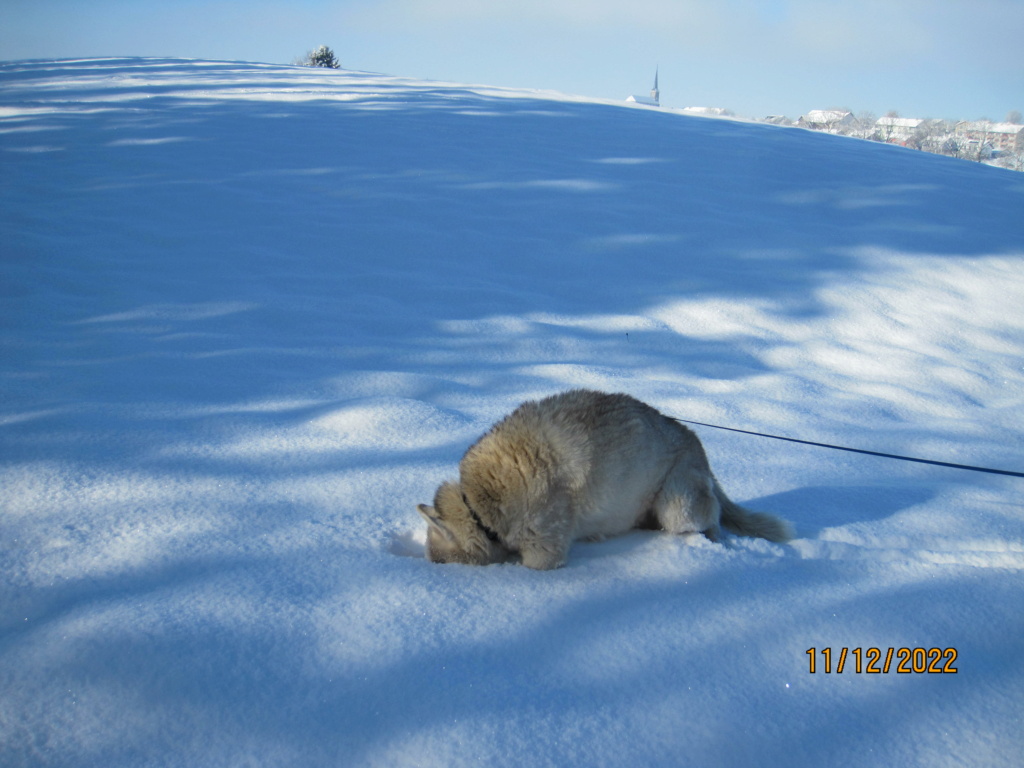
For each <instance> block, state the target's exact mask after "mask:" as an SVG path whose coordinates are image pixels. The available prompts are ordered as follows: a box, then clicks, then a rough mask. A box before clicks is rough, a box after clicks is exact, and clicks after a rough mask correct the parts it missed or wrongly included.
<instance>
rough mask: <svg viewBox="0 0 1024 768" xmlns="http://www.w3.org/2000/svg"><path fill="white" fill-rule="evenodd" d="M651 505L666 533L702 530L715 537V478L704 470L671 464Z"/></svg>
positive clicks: (717, 512)
mask: <svg viewBox="0 0 1024 768" xmlns="http://www.w3.org/2000/svg"><path fill="white" fill-rule="evenodd" d="M651 509H652V511H653V512H654V516H655V518H656V519H657V520H658V522H659V523H660V524H661V527H662V528H664V529H665V530H666V531H668V532H669V533H681V534H685V533H703V534H704V535H705V536H707V537H708V538H709V539H710V540H711V541H718V537H719V533H720V529H719V524H720V518H721V516H722V506H721V504H720V503H719V501H718V496H717V495H716V494H715V480H714V478H713V477H712V476H711V475H710V474H708V473H707V472H703V471H701V470H699V469H694V468H692V467H679V466H678V465H677V466H675V467H673V468H672V470H671V471H670V472H669V474H668V476H667V477H666V478H665V482H664V483H662V486H661V490H660V491H659V492H658V495H657V496H656V497H655V499H654V502H653V504H652V505H651Z"/></svg>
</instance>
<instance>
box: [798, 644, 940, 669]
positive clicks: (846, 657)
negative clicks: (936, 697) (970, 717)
mask: <svg viewBox="0 0 1024 768" xmlns="http://www.w3.org/2000/svg"><path fill="white" fill-rule="evenodd" d="M804 653H806V654H807V657H808V660H809V666H810V669H809V671H810V673H811V674H812V675H813V674H817V673H818V672H824V673H825V674H826V675H830V674H833V673H834V674H837V675H841V674H843V672H853V673H854V674H857V675H860V674H866V675H887V674H889V673H890V672H895V673H896V674H899V675H911V674H917V675H922V674H932V675H934V674H944V675H955V674H956V673H957V669H956V667H955V666H954V664H955V663H956V657H957V652H956V648H836V649H832V648H808V649H807V650H806V651H804ZM819 657H820V660H819Z"/></svg>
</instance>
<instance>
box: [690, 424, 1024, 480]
mask: <svg viewBox="0 0 1024 768" xmlns="http://www.w3.org/2000/svg"><path fill="white" fill-rule="evenodd" d="M673 420H674V421H678V422H680V423H682V424H697V425H698V426H701V427H711V428H712V429H724V430H726V431H728V432H740V433H742V434H744V435H756V436H757V437H770V438H771V439H772V440H785V441H786V442H787V443H800V444H802V445H813V446H816V447H818V448H831V449H832V450H835V451H849V452H850V453H864V454H867V455H868V456H881V457H882V458H883V459H899V460H900V461H914V462H917V463H918V464H932V465H934V466H936V467H951V468H953V469H969V470H970V471H971V472H988V473H989V474H991V475H1009V476H1010V477H1024V472H1010V471H1009V470H1007V469H989V468H988V467H972V466H969V465H967V464H951V463H950V462H948V461H932V460H931V459H915V458H914V457H913V456H898V455H896V454H895V453H881V452H879V451H865V450H862V449H861V448H847V447H845V446H842V445H830V444H828V443H815V442H812V441H810V440H797V439H796V438H795V437H780V436H779V435H767V434H765V433H764V432H751V431H749V430H746V429H734V428H733V427H720V426H718V425H717V424H705V423H704V422H702V421H687V420H686V419H673Z"/></svg>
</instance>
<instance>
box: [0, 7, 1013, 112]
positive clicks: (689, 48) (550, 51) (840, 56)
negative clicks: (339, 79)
mask: <svg viewBox="0 0 1024 768" xmlns="http://www.w3.org/2000/svg"><path fill="white" fill-rule="evenodd" d="M2 6H3V7H2V9H0V59H4V60H12V59H25V58H66V57H84V56H109V55H138V56H183V57H194V58H208V59H227V60H245V61H258V62H271V63H282V64H287V63H291V62H292V61H294V60H295V59H296V58H297V57H299V56H301V54H302V53H304V52H305V51H307V50H309V49H311V48H314V47H315V46H317V45H319V44H326V45H329V46H331V48H333V49H334V51H335V52H336V53H337V55H338V58H339V60H340V61H341V63H342V65H343V66H344V67H346V68H349V69H362V70H370V71H375V72H385V73H388V74H394V75H402V76H408V77H420V78H428V79H433V80H449V81H456V82H470V83H486V84H491V85H505V86H514V87H525V88H542V89H552V90H557V91H563V92H566V93H574V94H581V95H585V96H596V97H603V98H614V99H618V98H625V97H626V96H628V95H629V94H630V93H643V92H645V91H647V90H648V89H649V88H650V86H651V81H652V79H653V75H654V69H655V67H656V66H657V67H660V72H661V83H660V84H661V91H662V103H663V104H664V105H665V106H670V107H685V106H716V107H726V108H729V109H732V110H733V111H735V112H736V113H737V114H740V115H747V116H754V117H761V116H764V115H768V114H786V115H789V116H790V117H797V116H799V115H800V114H801V113H803V112H806V111H808V110H810V109H817V108H830V107H848V108H850V109H852V110H853V111H854V112H861V111H870V112H874V113H877V114H879V115H881V114H885V113H886V112H888V111H889V110H898V111H899V112H900V114H902V115H904V116H908V117H937V118H938V117H945V118H959V119H975V118H979V117H982V116H985V117H989V118H992V119H996V120H1002V119H1003V118H1004V117H1005V116H1006V114H1007V112H1009V111H1010V110H1019V111H1024V56H1022V55H1021V53H1020V50H1021V39H1022V37H1024V0H629V1H628V2H626V1H625V0H590V1H587V0H514V1H513V2H510V1H508V0H378V1H377V2H369V1H368V0H290V1H289V2H271V1H270V0H202V1H199V0H176V1H175V2H169V1H166V0H165V1H159V0H3V3H2Z"/></svg>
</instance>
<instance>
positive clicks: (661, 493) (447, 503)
mask: <svg viewBox="0 0 1024 768" xmlns="http://www.w3.org/2000/svg"><path fill="white" fill-rule="evenodd" d="M418 509H419V512H420V514H421V515H423V517H424V518H425V519H426V521H427V542H426V556H427V559H428V560H430V561H432V562H435V563H465V564H469V565H488V564H490V563H499V562H505V561H507V560H509V559H510V558H511V557H512V556H513V555H514V554H515V553H518V554H519V556H520V557H521V559H522V563H523V565H525V566H527V567H529V568H536V569H539V570H548V569H552V568H558V567H559V566H561V565H563V564H564V563H565V561H566V557H567V555H568V552H569V548H570V546H571V545H572V542H573V541H575V540H578V539H600V538H604V537H606V536H614V535H616V534H621V533H625V532H626V531H628V530H630V529H632V528H638V527H639V528H660V529H663V530H665V531H668V532H670V533H676V534H691V535H696V534H699V533H702V534H704V536H706V537H707V538H708V539H710V540H711V541H718V539H719V535H720V526H725V527H726V528H728V529H729V530H731V531H733V532H735V533H737V534H739V535H741V536H753V537H759V538H763V539H767V540H769V541H775V542H785V541H788V540H789V539H790V538H791V537H792V531H791V528H790V526H789V524H788V523H787V522H785V521H784V520H780V519H778V518H776V517H773V516H772V515H768V514H765V513H762V512H751V511H749V510H747V509H744V508H743V507H741V506H739V505H738V504H734V503H733V502H732V501H730V500H729V498H728V497H727V496H726V495H725V493H724V492H723V491H722V488H721V486H719V484H718V481H717V480H715V476H714V475H713V474H712V473H711V467H710V465H709V464H708V459H707V455H706V454H705V453H704V448H703V446H702V445H701V443H700V440H699V439H698V438H697V436H696V435H695V434H694V433H693V432H692V431H691V430H690V429H688V428H687V427H685V426H683V425H682V424H680V423H679V422H678V421H676V420H674V419H672V418H670V417H668V416H665V415H663V414H661V413H659V412H658V411H657V410H655V409H654V408H652V407H651V406H649V405H646V404H645V403H642V402H640V401H639V400H637V399H635V398H633V397H631V396H629V395H625V394H607V393H603V392H595V391H592V390H586V389H575V390H571V391H568V392H563V393H561V394H557V395H553V396H551V397H548V398H545V399H543V400H538V401H528V402H525V403H523V404H522V405H520V406H519V407H518V408H517V409H516V410H515V411H513V412H512V413H511V414H509V415H508V416H506V417H505V418H504V419H503V420H502V421H500V422H498V423H497V424H495V425H494V426H493V427H492V428H491V429H490V431H488V432H487V433H486V434H485V435H484V436H483V437H481V438H480V439H479V440H478V441H477V442H476V443H474V444H473V445H472V446H471V447H470V448H469V450H468V451H466V454H465V455H464V456H463V457H462V461H461V462H460V463H459V480H458V481H448V482H445V483H442V484H441V486H440V487H439V488H438V489H437V493H436V495H435V496H434V504H433V506H427V505H426V504H420V505H419V506H418Z"/></svg>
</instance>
